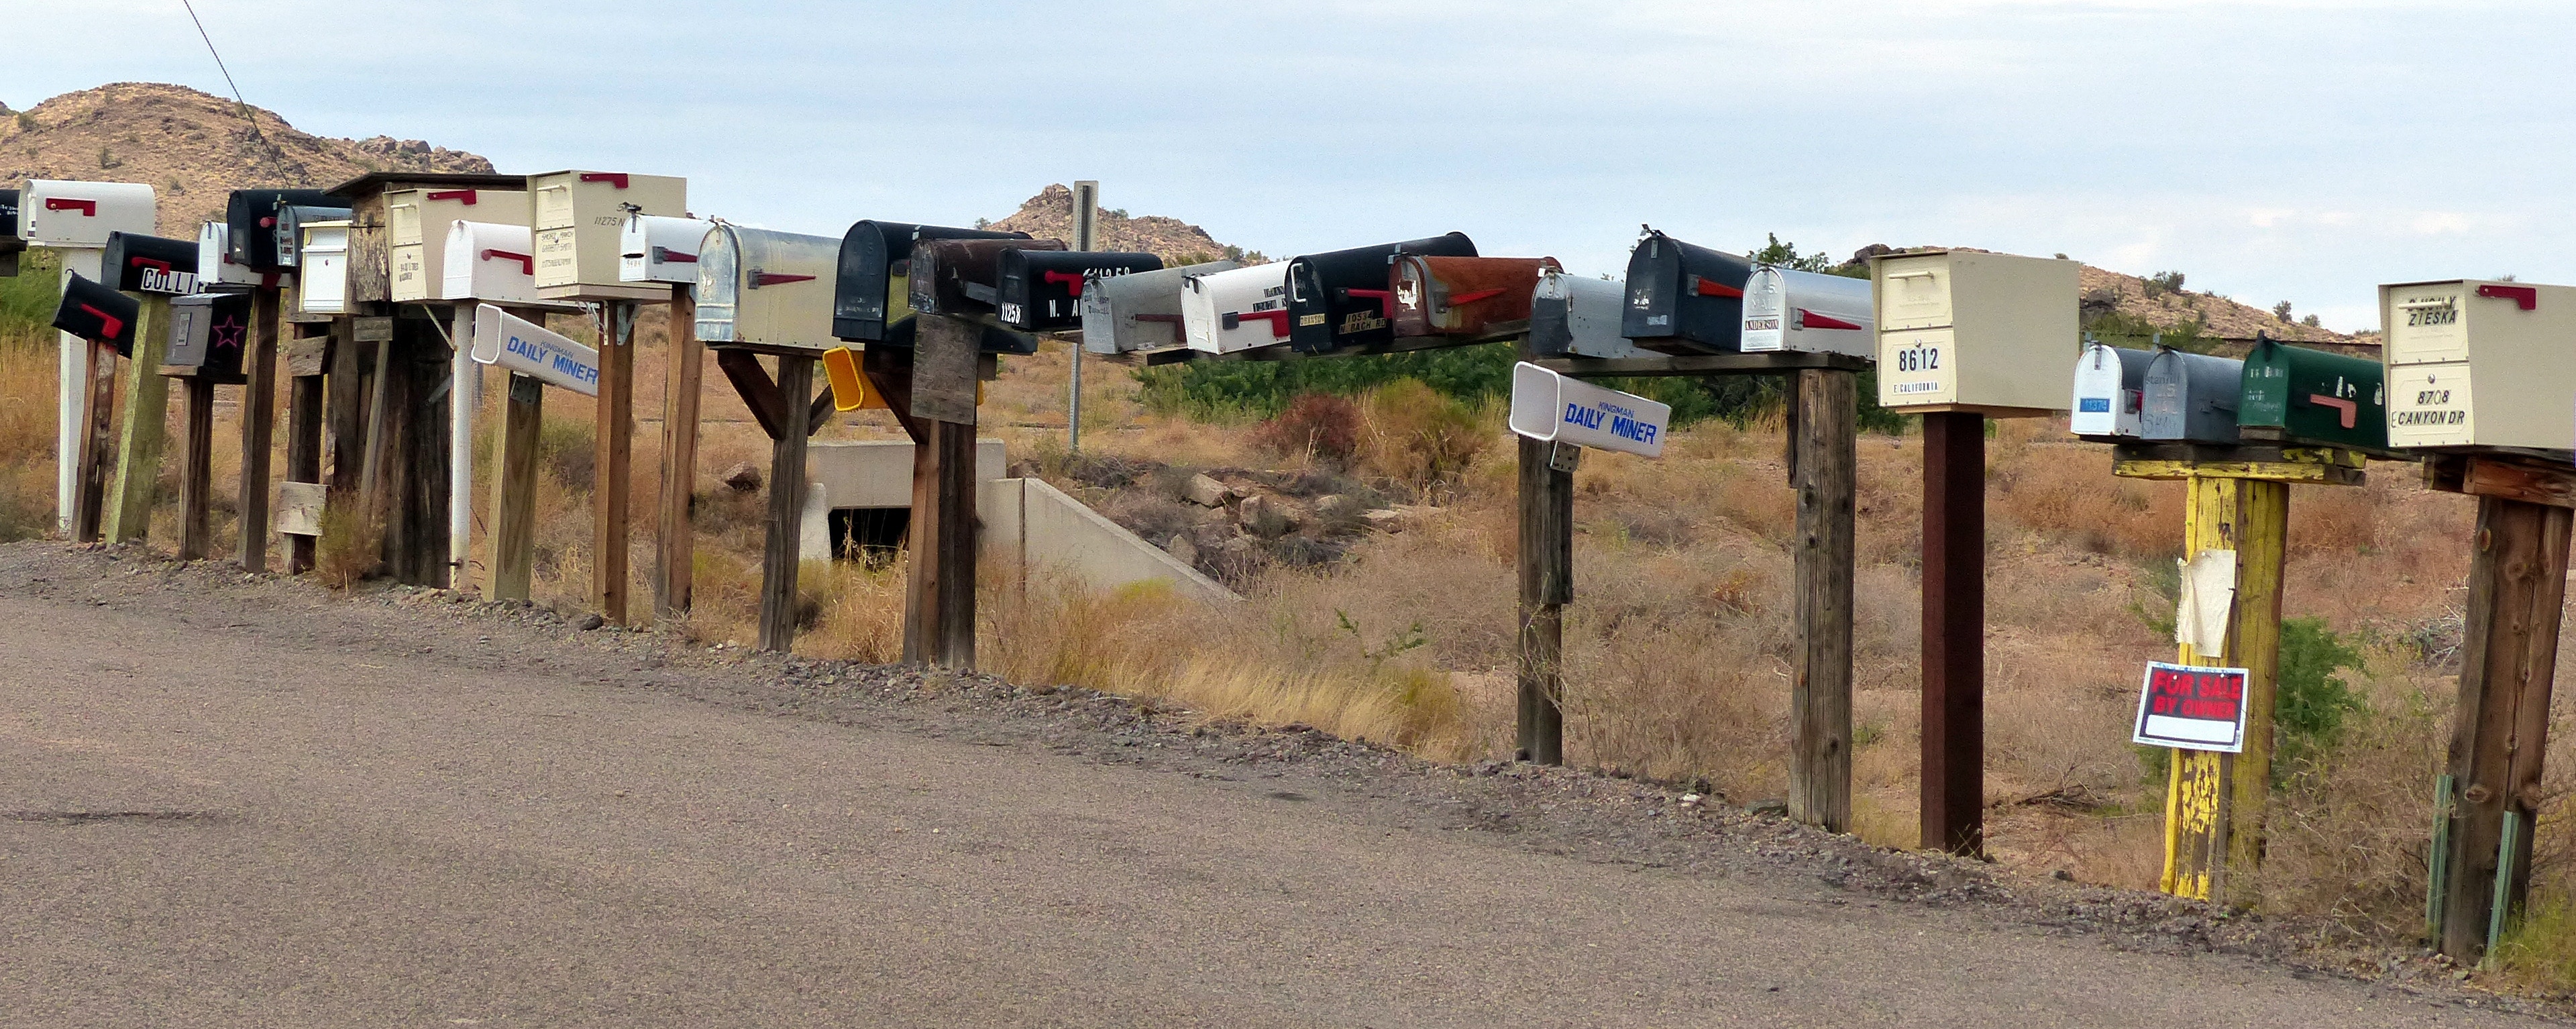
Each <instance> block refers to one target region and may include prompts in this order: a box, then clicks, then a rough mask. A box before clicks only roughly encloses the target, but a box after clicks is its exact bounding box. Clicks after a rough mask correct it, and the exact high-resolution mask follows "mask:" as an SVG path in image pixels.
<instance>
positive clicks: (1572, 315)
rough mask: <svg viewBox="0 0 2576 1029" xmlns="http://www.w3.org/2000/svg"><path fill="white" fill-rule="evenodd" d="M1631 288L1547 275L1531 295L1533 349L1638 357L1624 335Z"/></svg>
mask: <svg viewBox="0 0 2576 1029" xmlns="http://www.w3.org/2000/svg"><path fill="white" fill-rule="evenodd" d="M1627 302H1628V290H1627V287H1625V286H1623V285H1621V284H1619V283H1616V282H1611V281H1609V280H1607V279H1596V278H1592V277H1591V276H1588V275H1569V274H1566V273H1565V272H1562V271H1558V270H1555V269H1548V270H1545V271H1541V272H1540V273H1539V275H1538V286H1537V288H1536V289H1534V290H1532V291H1531V294H1530V337H1529V340H1530V350H1531V352H1533V353H1536V354H1538V355H1539V356H1541V357H1635V356H1637V355H1639V354H1641V353H1644V351H1641V350H1638V349H1637V344H1636V343H1635V342H1634V341H1632V340H1630V339H1629V338H1628V337H1626V336H1622V335H1620V334H1619V320H1620V313H1621V311H1622V309H1624V308H1625V307H1626V306H1627Z"/></svg>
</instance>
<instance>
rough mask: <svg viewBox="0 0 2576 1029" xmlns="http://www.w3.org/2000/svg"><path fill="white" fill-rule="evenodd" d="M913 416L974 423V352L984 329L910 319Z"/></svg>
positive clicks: (940, 318) (929, 317)
mask: <svg viewBox="0 0 2576 1029" xmlns="http://www.w3.org/2000/svg"><path fill="white" fill-rule="evenodd" d="M913 325H914V332H913V346H912V416H913V417H915V418H925V419H933V420H937V421H944V422H953V423H957V424H961V425H973V424H975V401H976V397H975V393H976V390H975V381H976V380H975V364H976V361H975V349H976V346H977V345H978V344H979V343H980V342H982V340H983V330H982V329H981V328H980V327H978V326H977V325H976V324H975V323H973V322H970V321H967V320H965V319H963V318H950V317H947V316H944V315H936V314H920V315H915V316H914V317H913Z"/></svg>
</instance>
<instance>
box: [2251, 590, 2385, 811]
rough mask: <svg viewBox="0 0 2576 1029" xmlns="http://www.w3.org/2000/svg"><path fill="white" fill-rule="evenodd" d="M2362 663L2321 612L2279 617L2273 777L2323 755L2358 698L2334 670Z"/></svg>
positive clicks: (2359, 702) (2355, 708) (2357, 704)
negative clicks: (2284, 617) (2315, 616)
mask: <svg viewBox="0 0 2576 1029" xmlns="http://www.w3.org/2000/svg"><path fill="white" fill-rule="evenodd" d="M2359 667H2361V652H2360V651H2359V650H2356V649H2354V648H2353V647H2352V645H2350V644H2348V643H2345V642H2344V640H2343V638H2342V637H2340V636H2337V635H2335V633H2334V631H2333V630H2331V629H2328V628H2326V622H2325V619H2322V618H2289V619H2284V620H2282V622H2281V684H2280V689H2279V691H2278V692H2277V693H2275V694H2274V699H2273V702H2272V734H2273V735H2272V739H2273V741H2274V742H2273V749H2272V781H2273V783H2274V784H2276V785H2277V784H2278V783H2279V782H2280V781H2281V779H2282V777H2283V776H2284V775H2285V774H2286V773H2287V772H2288V771H2290V770H2294V769H2296V768H2297V767H2298V766H2301V765H2304V764H2307V763H2309V762H2311V761H2314V760H2316V759H2317V758H2320V757H2323V756H2324V755H2325V753H2326V752H2327V751H2329V750H2332V749H2334V745H2335V742H2336V741H2337V740H2338V739H2341V738H2342V736H2343V721H2344V717H2345V716H2346V715H2350V714H2353V713H2355V712H2358V711H2360V710H2362V708H2363V704H2362V700H2361V698H2360V697H2359V696H2356V695H2354V693H2353V692H2352V689H2351V688H2350V687H2348V686H2346V685H2344V681H2343V680H2342V679H2340V678H2337V677H2336V676H2335V674H2334V673H2335V672H2337V671H2340V670H2342V669H2347V668H2359Z"/></svg>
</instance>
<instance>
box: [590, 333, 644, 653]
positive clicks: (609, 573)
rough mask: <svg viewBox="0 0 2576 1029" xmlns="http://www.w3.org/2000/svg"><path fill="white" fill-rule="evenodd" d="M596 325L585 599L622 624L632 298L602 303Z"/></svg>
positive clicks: (630, 466) (628, 530) (630, 487)
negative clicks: (594, 479) (594, 482)
mask: <svg viewBox="0 0 2576 1029" xmlns="http://www.w3.org/2000/svg"><path fill="white" fill-rule="evenodd" d="M599 327H600V334H599V431H598V435H597V436H596V437H595V439H596V441H597V447H598V454H597V455H596V457H597V461H596V465H597V468H598V476H599V480H598V482H599V484H598V486H597V487H596V488H594V489H592V490H591V493H590V502H591V548H590V549H591V564H590V604H591V606H592V607H593V608H596V609H598V611H599V614H600V617H602V618H605V619H607V620H608V621H610V622H611V623H614V624H617V625H624V624H626V580H627V572H628V570H629V568H630V564H629V556H628V547H627V541H628V540H629V539H630V538H631V537H632V535H633V531H632V530H633V521H632V518H633V503H632V494H633V493H634V482H635V473H634V454H635V303H634V301H631V300H611V301H607V302H605V303H603V304H601V305H600V310H599Z"/></svg>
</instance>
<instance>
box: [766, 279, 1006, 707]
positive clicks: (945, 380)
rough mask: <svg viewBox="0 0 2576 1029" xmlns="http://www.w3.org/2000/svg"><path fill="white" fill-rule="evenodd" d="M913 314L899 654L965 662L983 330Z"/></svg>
mask: <svg viewBox="0 0 2576 1029" xmlns="http://www.w3.org/2000/svg"><path fill="white" fill-rule="evenodd" d="M916 306H918V302H917V301H916ZM914 317H915V320H916V322H917V329H916V334H915V337H914V345H913V359H912V396H911V408H912V410H911V413H912V416H913V418H914V419H915V420H916V421H917V422H919V424H920V425H921V428H922V437H923V438H922V440H921V442H920V443H918V444H916V445H915V446H914V447H913V451H912V452H913V464H912V533H911V535H912V569H911V574H910V575H909V576H907V578H906V579H905V583H904V620H903V624H904V632H903V658H904V660H906V661H917V662H921V663H924V664H935V665H944V666H948V667H954V668H972V667H974V666H975V392H976V389H975V382H976V378H975V365H976V348H977V344H978V343H979V342H980V341H981V340H982V338H983V332H982V330H981V328H980V327H978V326H976V325H975V324H974V323H971V322H967V321H964V320H962V319H958V318H952V317H948V316H944V315H937V314H929V313H923V314H919V315H916V316H914ZM791 399H792V398H791ZM789 406H791V407H793V406H794V405H793V404H790V405H789Z"/></svg>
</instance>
